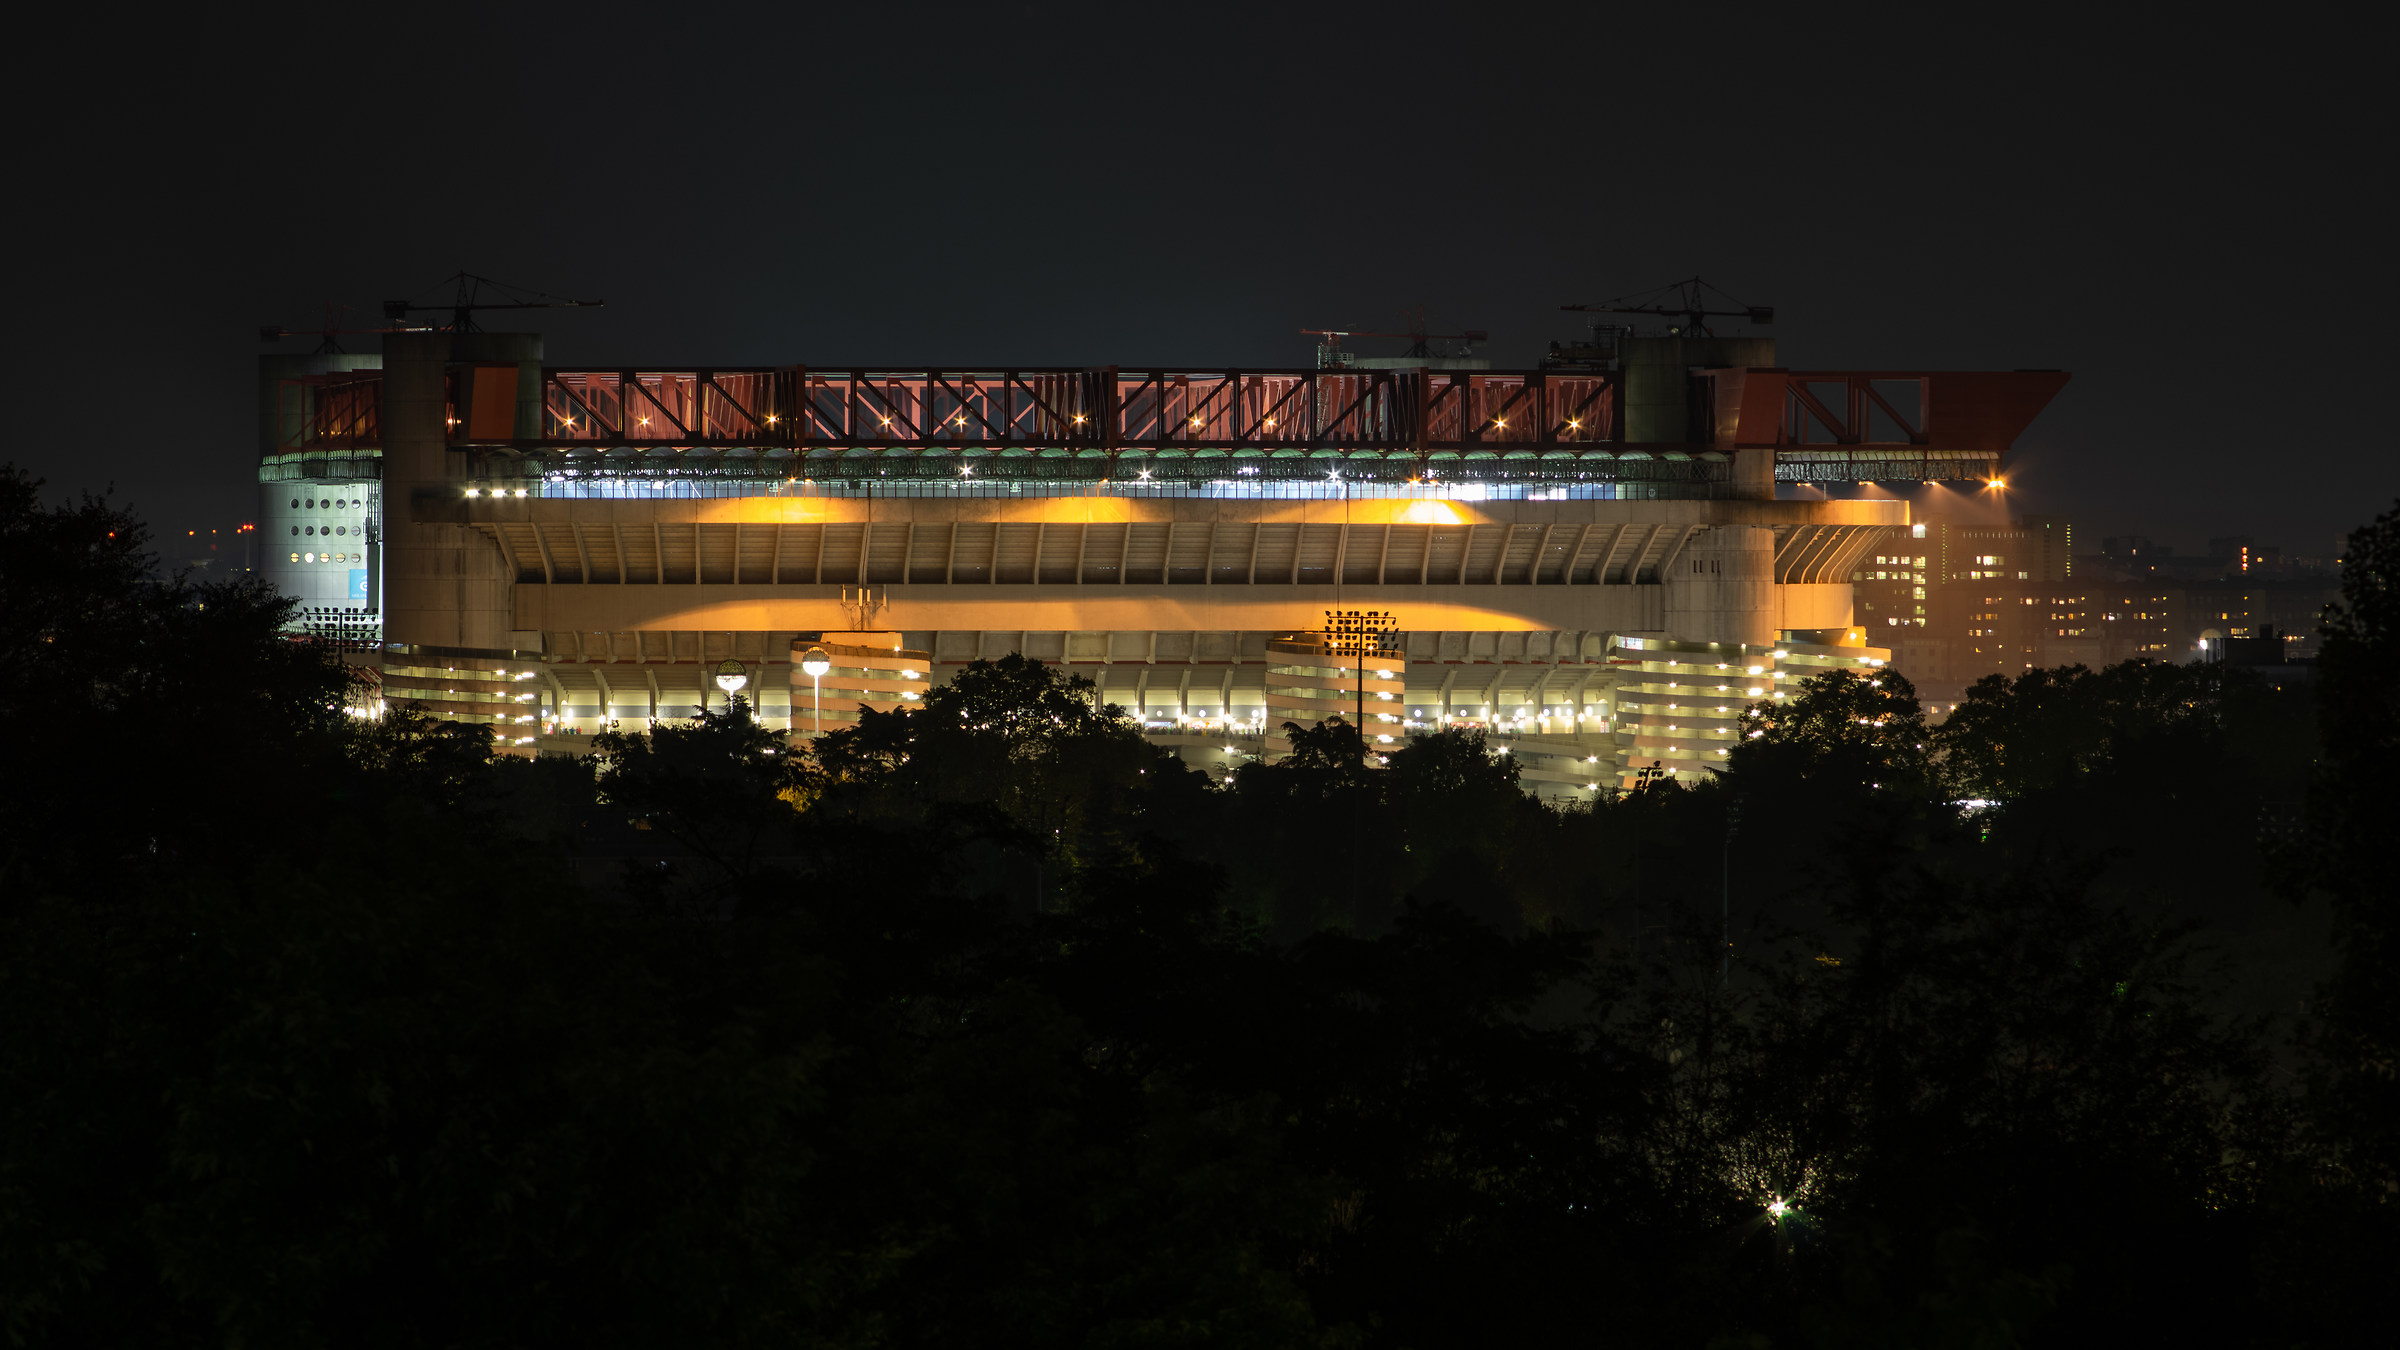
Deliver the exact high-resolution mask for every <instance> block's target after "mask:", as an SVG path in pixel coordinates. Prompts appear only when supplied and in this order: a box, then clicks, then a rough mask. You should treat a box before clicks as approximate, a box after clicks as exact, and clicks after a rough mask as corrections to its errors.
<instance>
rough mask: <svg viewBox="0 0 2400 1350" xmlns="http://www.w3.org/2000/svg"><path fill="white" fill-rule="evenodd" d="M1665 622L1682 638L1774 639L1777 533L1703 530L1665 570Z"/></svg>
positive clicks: (1754, 528)
mask: <svg viewBox="0 0 2400 1350" xmlns="http://www.w3.org/2000/svg"><path fill="white" fill-rule="evenodd" d="M1664 571H1665V575H1664V576H1662V577H1661V578H1660V580H1662V581H1664V582H1665V583H1666V624H1667V632H1668V634H1669V635H1670V636H1672V637H1676V638H1680V639H1682V640H1683V641H1686V642H1740V643H1747V644H1750V645H1753V646H1761V647H1765V646H1772V645H1773V644H1774V642H1775V531H1774V530H1772V529H1770V528H1768V527H1767V526H1764V525H1718V526H1713V527H1711V528H1709V529H1706V530H1703V531H1701V532H1700V534H1699V535H1698V536H1697V537H1695V538H1694V539H1693V540H1692V542H1691V543H1690V544H1688V545H1686V546H1685V547H1684V550H1683V552H1682V553H1681V554H1680V555H1678V556H1677V557H1676V558H1675V560H1674V561H1673V562H1672V563H1670V564H1669V565H1668V566H1667V567H1666V568H1665V569H1664Z"/></svg>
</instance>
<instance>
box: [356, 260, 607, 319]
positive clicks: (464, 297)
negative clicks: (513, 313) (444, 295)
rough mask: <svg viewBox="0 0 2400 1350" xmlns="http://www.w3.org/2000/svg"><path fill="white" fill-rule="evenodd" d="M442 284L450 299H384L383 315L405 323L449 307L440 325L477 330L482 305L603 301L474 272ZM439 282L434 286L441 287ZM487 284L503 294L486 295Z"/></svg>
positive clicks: (585, 305)
mask: <svg viewBox="0 0 2400 1350" xmlns="http://www.w3.org/2000/svg"><path fill="white" fill-rule="evenodd" d="M440 286H449V287H451V288H452V293H451V297H450V298H449V299H448V300H445V301H435V302H431V303H421V302H419V301H416V300H386V301H384V302H383V317H385V318H387V319H389V320H391V321H392V322H393V323H396V324H406V323H407V322H408V316H409V315H411V314H438V313H440V312H441V311H443V310H448V311H450V322H449V323H447V324H444V325H441V326H440V330H441V331H444V332H451V333H473V332H476V331H478V330H477V328H476V326H475V319H474V312H475V311H476V310H479V309H597V308H599V307H600V305H601V304H602V303H604V302H602V301H599V300H569V299H566V298H564V297H562V296H556V295H549V294H545V293H544V292H541V291H534V290H527V289H526V288H524V287H522V286H511V285H509V284H507V283H506V282H500V281H494V280H492V279H491V278H490V277H479V276H477V275H475V274H474V273H472V272H460V273H457V274H455V275H453V276H451V277H449V278H448V279H446V280H444V281H443V282H441V283H440ZM440 286H436V287H434V288H432V289H436V290H438V289H440ZM487 288H488V289H489V290H490V291H491V292H492V293H494V294H495V295H497V296H499V297H500V298H499V299H496V300H486V299H484V298H483V295H484V292H485V290H486V289H487Z"/></svg>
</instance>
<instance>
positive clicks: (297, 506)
mask: <svg viewBox="0 0 2400 1350" xmlns="http://www.w3.org/2000/svg"><path fill="white" fill-rule="evenodd" d="M292 509H293V510H295V511H297V510H299V509H300V499H299V498H298V497H294V498H292Z"/></svg>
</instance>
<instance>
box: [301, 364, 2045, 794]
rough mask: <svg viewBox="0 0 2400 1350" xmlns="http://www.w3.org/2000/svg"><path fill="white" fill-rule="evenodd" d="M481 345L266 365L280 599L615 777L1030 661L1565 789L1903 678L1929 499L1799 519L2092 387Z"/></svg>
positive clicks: (1200, 709)
mask: <svg viewBox="0 0 2400 1350" xmlns="http://www.w3.org/2000/svg"><path fill="white" fill-rule="evenodd" d="M470 327H471V326H470V325H467V324H465V323H460V324H457V325H454V326H453V327H452V328H449V329H418V330H410V331H393V332H389V333H387V334H385V335H384V338H383V344H382V345H383V350H382V352H381V353H380V354H379V355H357V354H341V353H321V354H317V355H311V356H291V355H272V356H267V357H264V358H262V364H261V378H260V397H261V423H262V427H261V429H262V437H261V439H262V445H261V448H260V449H261V453H260V461H259V481H260V491H261V498H262V515H261V529H262V533H263V534H264V536H265V543H266V545H267V547H268V548H269V550H270V553H269V555H268V566H267V568H266V570H267V573H268V575H269V576H270V578H271V579H272V581H273V582H274V583H275V584H276V585H277V586H278V587H280V588H281V589H282V590H283V591H284V592H286V593H287V594H289V595H291V596H293V597H295V598H296V599H297V600H298V601H299V604H300V612H299V620H300V623H301V624H302V626H303V627H305V628H306V629H307V630H308V631H310V632H313V633H316V634H318V635H321V636H323V637H326V638H330V639H337V640H340V641H342V642H344V643H346V644H348V645H350V646H351V647H353V648H354V649H355V650H356V651H358V652H359V653H360V659H361V661H362V663H363V664H366V665H368V666H369V667H371V668H372V669H374V670H375V671H377V672H378V674H379V677H380V680H381V688H382V697H383V700H384V701H385V702H386V703H398V702H414V703H420V704H423V705H425V706H426V707H428V708H430V709H433V710H435V711H437V712H439V713H441V714H442V715H444V716H446V717H451V718H454V719H458V720H466V721H474V722H484V723H489V724H491V725H492V726H493V728H494V731H495V735H496V736H497V737H498V738H499V739H500V740H501V741H502V742H503V743H504V744H506V745H507V746H508V747H510V748H511V749H513V750H516V751H519V752H525V753H541V752H546V751H558V752H574V751H579V750H580V749H581V748H582V745H583V742H584V738H586V737H588V736H589V735H591V734H592V733H593V732H595V731H598V730H602V729H606V728H608V727H612V726H619V727H622V726H629V725H631V726H638V725H642V724H644V723H646V722H647V721H649V720H653V719H665V718H681V717H688V716H691V715H692V714H693V713H694V712H695V711H697V710H699V709H701V708H705V707H712V706H718V707H721V706H723V704H724V702H725V700H726V699H728V698H730V697H732V696H733V694H732V692H731V689H732V688H739V689H740V690H741V696H743V697H746V698H750V699H752V700H753V702H754V704H755V706H756V708H757V709H758V711H759V713H760V714H761V715H762V716H763V717H764V718H765V719H767V720H768V722H769V724H770V725H773V726H776V727H779V728H788V729H791V730H793V731H796V732H798V733H799V734H801V735H802V736H806V735H807V734H809V733H810V731H811V730H812V729H813V728H816V727H824V728H832V727H835V726H838V725H841V724H844V723H846V722H848V721H851V720H854V719H855V718H856V717H857V715H858V709H859V708H860V707H861V706H866V707H875V708H891V707H904V706H907V705H908V704H909V703H910V702H911V701H913V700H915V699H917V698H920V697H922V695H923V693H924V692H925V690H927V689H928V688H930V687H932V686H933V685H934V684H937V683H939V682H941V681H942V680H944V679H946V678H948V676H949V674H950V673H951V672H953V671H955V670H957V669H958V668H959V667H960V666H961V665H962V664H964V663H966V662H969V661H974V660H977V659H987V658H996V657H1000V656H1004V655H1006V654H1009V653H1012V652H1013V653H1022V654H1023V655H1025V656H1027V657H1030V658H1034V659H1038V660H1041V661H1044V662H1050V663H1056V664H1060V665H1063V666H1065V667H1066V668H1068V669H1070V670H1072V671H1074V672H1076V673H1078V674H1082V675H1086V676H1089V677H1090V678H1091V679H1092V680H1093V681H1094V683H1095V684H1096V686H1097V687H1098V690H1099V694H1100V697H1102V698H1103V699H1105V700H1106V701H1109V702H1113V703H1116V704H1120V705H1122V706H1123V707H1124V708H1126V709H1127V710H1128V711H1129V712H1131V713H1133V714H1134V715H1136V716H1137V717H1138V718H1139V719H1140V720H1141V722H1142V725H1143V726H1144V728H1145V730H1146V731H1147V733H1148V734H1149V735H1151V736H1152V737H1153V738H1154V739H1156V740H1158V741H1159V742H1161V743H1162V744H1167V745H1171V746H1174V747H1175V748H1176V750H1177V753H1178V754H1180V755H1181V756H1182V757H1183V758H1184V759H1185V760H1186V761H1187V762H1190V763H1192V764H1195V765H1198V766H1203V767H1207V768H1209V769H1211V770H1215V771H1222V770H1226V769H1230V768H1231V767H1233V766H1235V765H1238V764H1240V763H1242V762H1245V761H1247V760H1249V759H1253V758H1258V757H1273V756H1275V755H1277V754H1279V753H1281V752H1283V750H1284V749H1285V748H1286V746H1285V742H1284V739H1283V734H1282V724H1283V723H1284V722H1285V721H1302V722H1307V721H1314V720H1318V719H1321V718H1324V717H1328V716H1332V715H1336V714H1339V715H1342V716H1345V717H1349V718H1356V719H1363V720H1362V729H1363V730H1364V731H1365V732H1366V734H1367V735H1368V736H1369V737H1370V739H1371V741H1372V742H1374V743H1375V744H1377V745H1379V746H1389V745H1397V744H1399V743H1401V742H1402V740H1403V738H1405V737H1406V736H1407V735H1409V734H1411V733H1412V732H1421V731H1425V730H1429V729H1432V728H1437V727H1444V726H1459V725H1469V726H1476V727H1481V728H1484V729H1486V730H1487V731H1488V732H1489V733H1490V734H1491V741H1492V744H1493V745H1494V746H1495V747H1504V749H1505V752H1506V753H1509V754H1512V755H1515V756H1517V757H1518V758H1519V763H1520V765H1521V768H1522V778H1523V781H1524V783H1525V784H1526V786H1527V788H1528V790H1529V791H1533V792H1535V793H1537V794H1539V795H1541V796H1543V797H1546V798H1554V799H1565V800H1575V799H1578V798H1588V797H1589V796H1590V795H1591V794H1593V793H1596V792H1598V791H1601V790H1602V789H1604V788H1607V787H1612V786H1616V785H1620V784H1623V783H1629V782H1631V781H1633V780H1634V778H1635V777H1636V776H1637V775H1639V774H1642V773H1644V772H1649V773H1667V774H1672V775H1676V776H1680V777H1697V776H1700V775H1703V774H1705V773H1706V772H1707V770H1708V768H1709V765H1710V764H1711V762H1712V761H1715V760H1718V759H1721V758H1722V757H1723V755H1724V753H1725V751H1726V749H1727V748H1728V747H1729V746H1730V744H1731V742H1732V739H1733V737H1734V734H1735V733H1734V719H1735V717H1736V715H1737V714H1738V711H1739V709H1740V708H1741V707H1742V706H1743V705H1745V704H1747V703H1750V702H1754V701H1756V700H1758V699H1760V698H1771V697H1773V695H1774V694H1775V692H1776V691H1777V690H1778V689H1780V688H1783V687H1787V686H1788V685H1789V684H1790V683H1791V682H1793V681H1795V680H1799V679H1804V678H1806V677H1807V676H1808V675H1809V674H1811V673H1814V672H1816V671H1821V670H1824V669H1829V668H1838V667H1852V668H1857V667H1873V666H1876V665H1880V664H1881V663H1882V662H1883V661H1884V660H1885V659H1887V657H1888V653H1887V652H1886V651H1885V650H1883V649H1880V648H1876V647H1873V646H1870V645H1868V644H1867V642H1866V634H1865V631H1864V630H1863V629H1861V628H1858V627H1854V626H1853V618H1852V597H1851V586H1850V579H1851V576H1852V574H1853V572H1854V571H1855V570H1856V569H1857V568H1858V567H1859V565H1860V563H1861V561H1862V559H1864V558H1866V557H1868V556H1869V555H1871V554H1873V553H1874V552H1875V548H1876V545H1877V544H1878V542H1880V541H1882V540H1884V539H1886V538H1888V537H1889V536H1890V535H1892V533H1893V532H1895V531H1906V530H1907V529H1908V528H1909V527H1910V524H1911V522H1910V521H1909V519H1908V510H1907V506H1906V504H1905V503H1904V502H1900V501H1894V500H1828V499H1825V498H1824V497H1823V495H1822V494H1816V493H1800V492H1795V491H1793V490H1792V489H1793V488H1794V487H1795V486H1797V485H1800V484H1808V483H1850V482H1887V483H1896V482H1924V481H1978V480H1988V479H1990V478H1992V477H1995V476H1997V475H1998V474H1999V473H2000V472H2001V468H2002V464H2003V460H2004V457H2005V456H2006V455H2007V454H2008V452H2009V451H2010V449H2011V447H2012V445H2013V443H2014V440H2015V438H2016V437H2017V436H2018V435H2019V434H2020V433H2021V432H2022V431H2023V429H2024V428H2025V427H2026V426H2027V425H2028V424H2029V423H2030V422H2031V421H2032V419H2033V418H2034V417H2035V416H2036V415H2038V414H2039V412H2040V411H2041V409H2042V408H2043V406H2045V405H2046V404H2047V403H2048V401H2049V400H2050V399H2051V397H2053V396H2054V395H2055V394H2056V392H2057V391H2058V389H2059V388H2060V387H2062V386H2063V385H2064V384H2065V382H2066V379H2067V377H2066V375H2064V374H2063V373H2059V372H2052V371H2006V372H1936V371H1896V372H1895V371H1797V370H1789V369H1784V368H1782V367H1778V366H1776V365H1775V364H1774V360H1775V357H1774V344H1773V342H1772V340H1771V339H1762V338H1716V337H1709V336H1684V335H1677V334H1670V335H1664V336H1637V335H1634V334H1632V333H1630V332H1625V333H1620V334H1614V335H1611V336H1610V337H1609V338H1608V340H1606V341H1605V342H1602V343H1599V344H1596V345H1594V346H1590V347H1579V348H1576V349H1573V350H1571V351H1569V352H1566V353H1563V354H1557V355H1556V356H1555V359H1553V360H1551V361H1549V362H1546V363H1545V364H1544V365H1542V366H1541V367H1539V368H1536V369H1527V370H1492V369H1487V368H1485V363H1483V362H1480V361H1474V360H1460V359H1455V358H1440V357H1432V358H1424V359H1415V360H1411V359H1407V358H1400V359H1385V360H1379V361H1346V360H1343V359H1341V358H1340V357H1339V356H1338V355H1337V357H1336V358H1334V359H1333V360H1331V361H1321V362H1320V365H1319V366H1318V367H1317V368H1314V369H1280V370H1234V369H1192V368H1187V369H1140V370H1136V369H1131V368H1123V369H1120V368H1116V367H1100V368H1086V369H1041V370H1011V369H1002V368H992V367H962V368H958V369H947V368H945V369H931V368H909V369H895V368H832V367H813V366H799V365H794V366H778V367H745V368H740V369H725V368H707V367H699V366H688V365H650V366H636V367H617V368H607V369H599V368H587V367H560V366H552V365H548V364H545V362H544V359H543V342H542V339H541V337H540V336H539V335H536V334H528V333H485V332H476V331H470ZM1779 489H1781V490H1780V491H1779ZM1340 616H1350V617H1348V618H1345V617H1340ZM1357 616H1380V617H1376V618H1374V619H1373V621H1372V622H1371V623H1369V624H1367V628H1369V629H1370V630H1372V631H1371V632H1370V633H1369V634H1368V636H1366V637H1364V638H1362V637H1360V636H1359V634H1358V633H1356V632H1345V631H1337V630H1343V629H1344V628H1345V626H1346V625H1347V626H1348V627H1349V628H1353V629H1354V628H1356V627H1358V624H1357V622H1356V619H1357ZM803 658H810V659H807V660H805V661H804V660H803ZM728 662H732V663H735V664H734V665H733V666H728V665H727V664H726V663H728ZM811 666H821V667H822V669H821V670H820V671H819V672H818V673H817V674H815V675H814V676H812V675H811V674H810V673H808V668H809V667H811ZM721 673H722V674H725V675H726V678H725V679H723V680H720V678H719V676H720V674H721Z"/></svg>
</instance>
